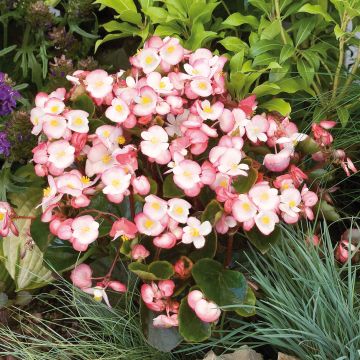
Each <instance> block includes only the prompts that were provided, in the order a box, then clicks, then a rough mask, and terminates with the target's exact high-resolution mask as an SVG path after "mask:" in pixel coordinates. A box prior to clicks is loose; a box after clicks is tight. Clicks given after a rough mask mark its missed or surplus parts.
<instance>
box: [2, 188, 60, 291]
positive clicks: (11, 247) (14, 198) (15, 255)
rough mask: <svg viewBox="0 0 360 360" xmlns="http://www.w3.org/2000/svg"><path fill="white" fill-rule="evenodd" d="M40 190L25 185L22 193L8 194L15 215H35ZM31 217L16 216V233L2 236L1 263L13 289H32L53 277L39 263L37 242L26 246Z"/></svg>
mask: <svg viewBox="0 0 360 360" xmlns="http://www.w3.org/2000/svg"><path fill="white" fill-rule="evenodd" d="M41 196H42V194H41V190H40V189H38V188H29V189H28V190H27V191H24V192H22V193H19V194H16V195H11V196H10V200H11V202H12V203H13V204H14V205H15V206H16V207H17V208H16V212H17V214H19V215H25V216H37V215H38V214H39V209H35V207H36V205H38V204H39V202H40V201H41ZM30 224H31V220H28V219H17V220H16V226H17V228H18V230H19V236H18V237H16V236H14V235H12V234H9V235H8V236H7V237H6V238H4V239H3V242H2V247H3V254H4V258H5V261H4V264H5V267H6V269H7V271H8V272H9V274H10V276H11V277H12V279H13V280H14V282H15V285H16V291H20V290H30V289H36V288H39V287H42V286H44V285H46V284H47V283H49V282H51V281H52V280H53V278H52V275H51V272H50V271H49V270H48V269H47V268H46V267H45V266H44V265H43V254H42V252H41V251H40V249H39V248H38V247H37V245H33V246H31V247H30V248H29V246H28V242H29V240H30V239H31V237H30V236H29V231H30Z"/></svg>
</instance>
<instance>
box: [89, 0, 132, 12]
mask: <svg viewBox="0 0 360 360" xmlns="http://www.w3.org/2000/svg"><path fill="white" fill-rule="evenodd" d="M94 4H101V5H104V6H107V7H109V8H112V9H114V10H115V11H116V12H117V13H119V14H121V13H122V12H123V11H126V10H133V11H137V9H136V6H135V4H134V2H133V0H96V1H95V2H94Z"/></svg>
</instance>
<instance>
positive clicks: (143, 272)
mask: <svg viewBox="0 0 360 360" xmlns="http://www.w3.org/2000/svg"><path fill="white" fill-rule="evenodd" d="M129 270H130V271H132V272H133V273H135V274H136V275H137V276H139V277H140V278H141V279H142V280H152V281H153V280H166V279H170V278H171V276H173V275H174V269H173V266H172V265H171V263H169V262H168V261H153V262H152V263H151V264H150V265H146V264H143V263H140V262H132V263H131V264H129Z"/></svg>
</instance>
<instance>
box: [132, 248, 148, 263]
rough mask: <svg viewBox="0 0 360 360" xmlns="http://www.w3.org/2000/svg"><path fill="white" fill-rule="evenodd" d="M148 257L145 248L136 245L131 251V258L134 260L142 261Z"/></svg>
mask: <svg viewBox="0 0 360 360" xmlns="http://www.w3.org/2000/svg"><path fill="white" fill-rule="evenodd" d="M149 255H150V252H149V251H148V250H147V249H146V248H145V246H143V245H140V244H136V245H135V246H134V247H133V248H132V250H131V258H132V259H134V260H143V259H145V258H147V257H148V256H149Z"/></svg>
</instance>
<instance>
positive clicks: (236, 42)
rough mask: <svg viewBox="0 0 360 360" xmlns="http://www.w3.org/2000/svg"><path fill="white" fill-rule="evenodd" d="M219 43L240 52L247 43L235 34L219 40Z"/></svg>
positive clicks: (227, 48)
mask: <svg viewBox="0 0 360 360" xmlns="http://www.w3.org/2000/svg"><path fill="white" fill-rule="evenodd" d="M219 43H220V44H221V45H222V46H223V47H224V48H225V49H226V50H230V51H234V52H239V51H241V50H242V49H246V48H247V45H246V43H244V42H243V41H242V40H240V39H239V38H237V37H235V36H228V37H226V38H225V39H222V40H220V41H219Z"/></svg>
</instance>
